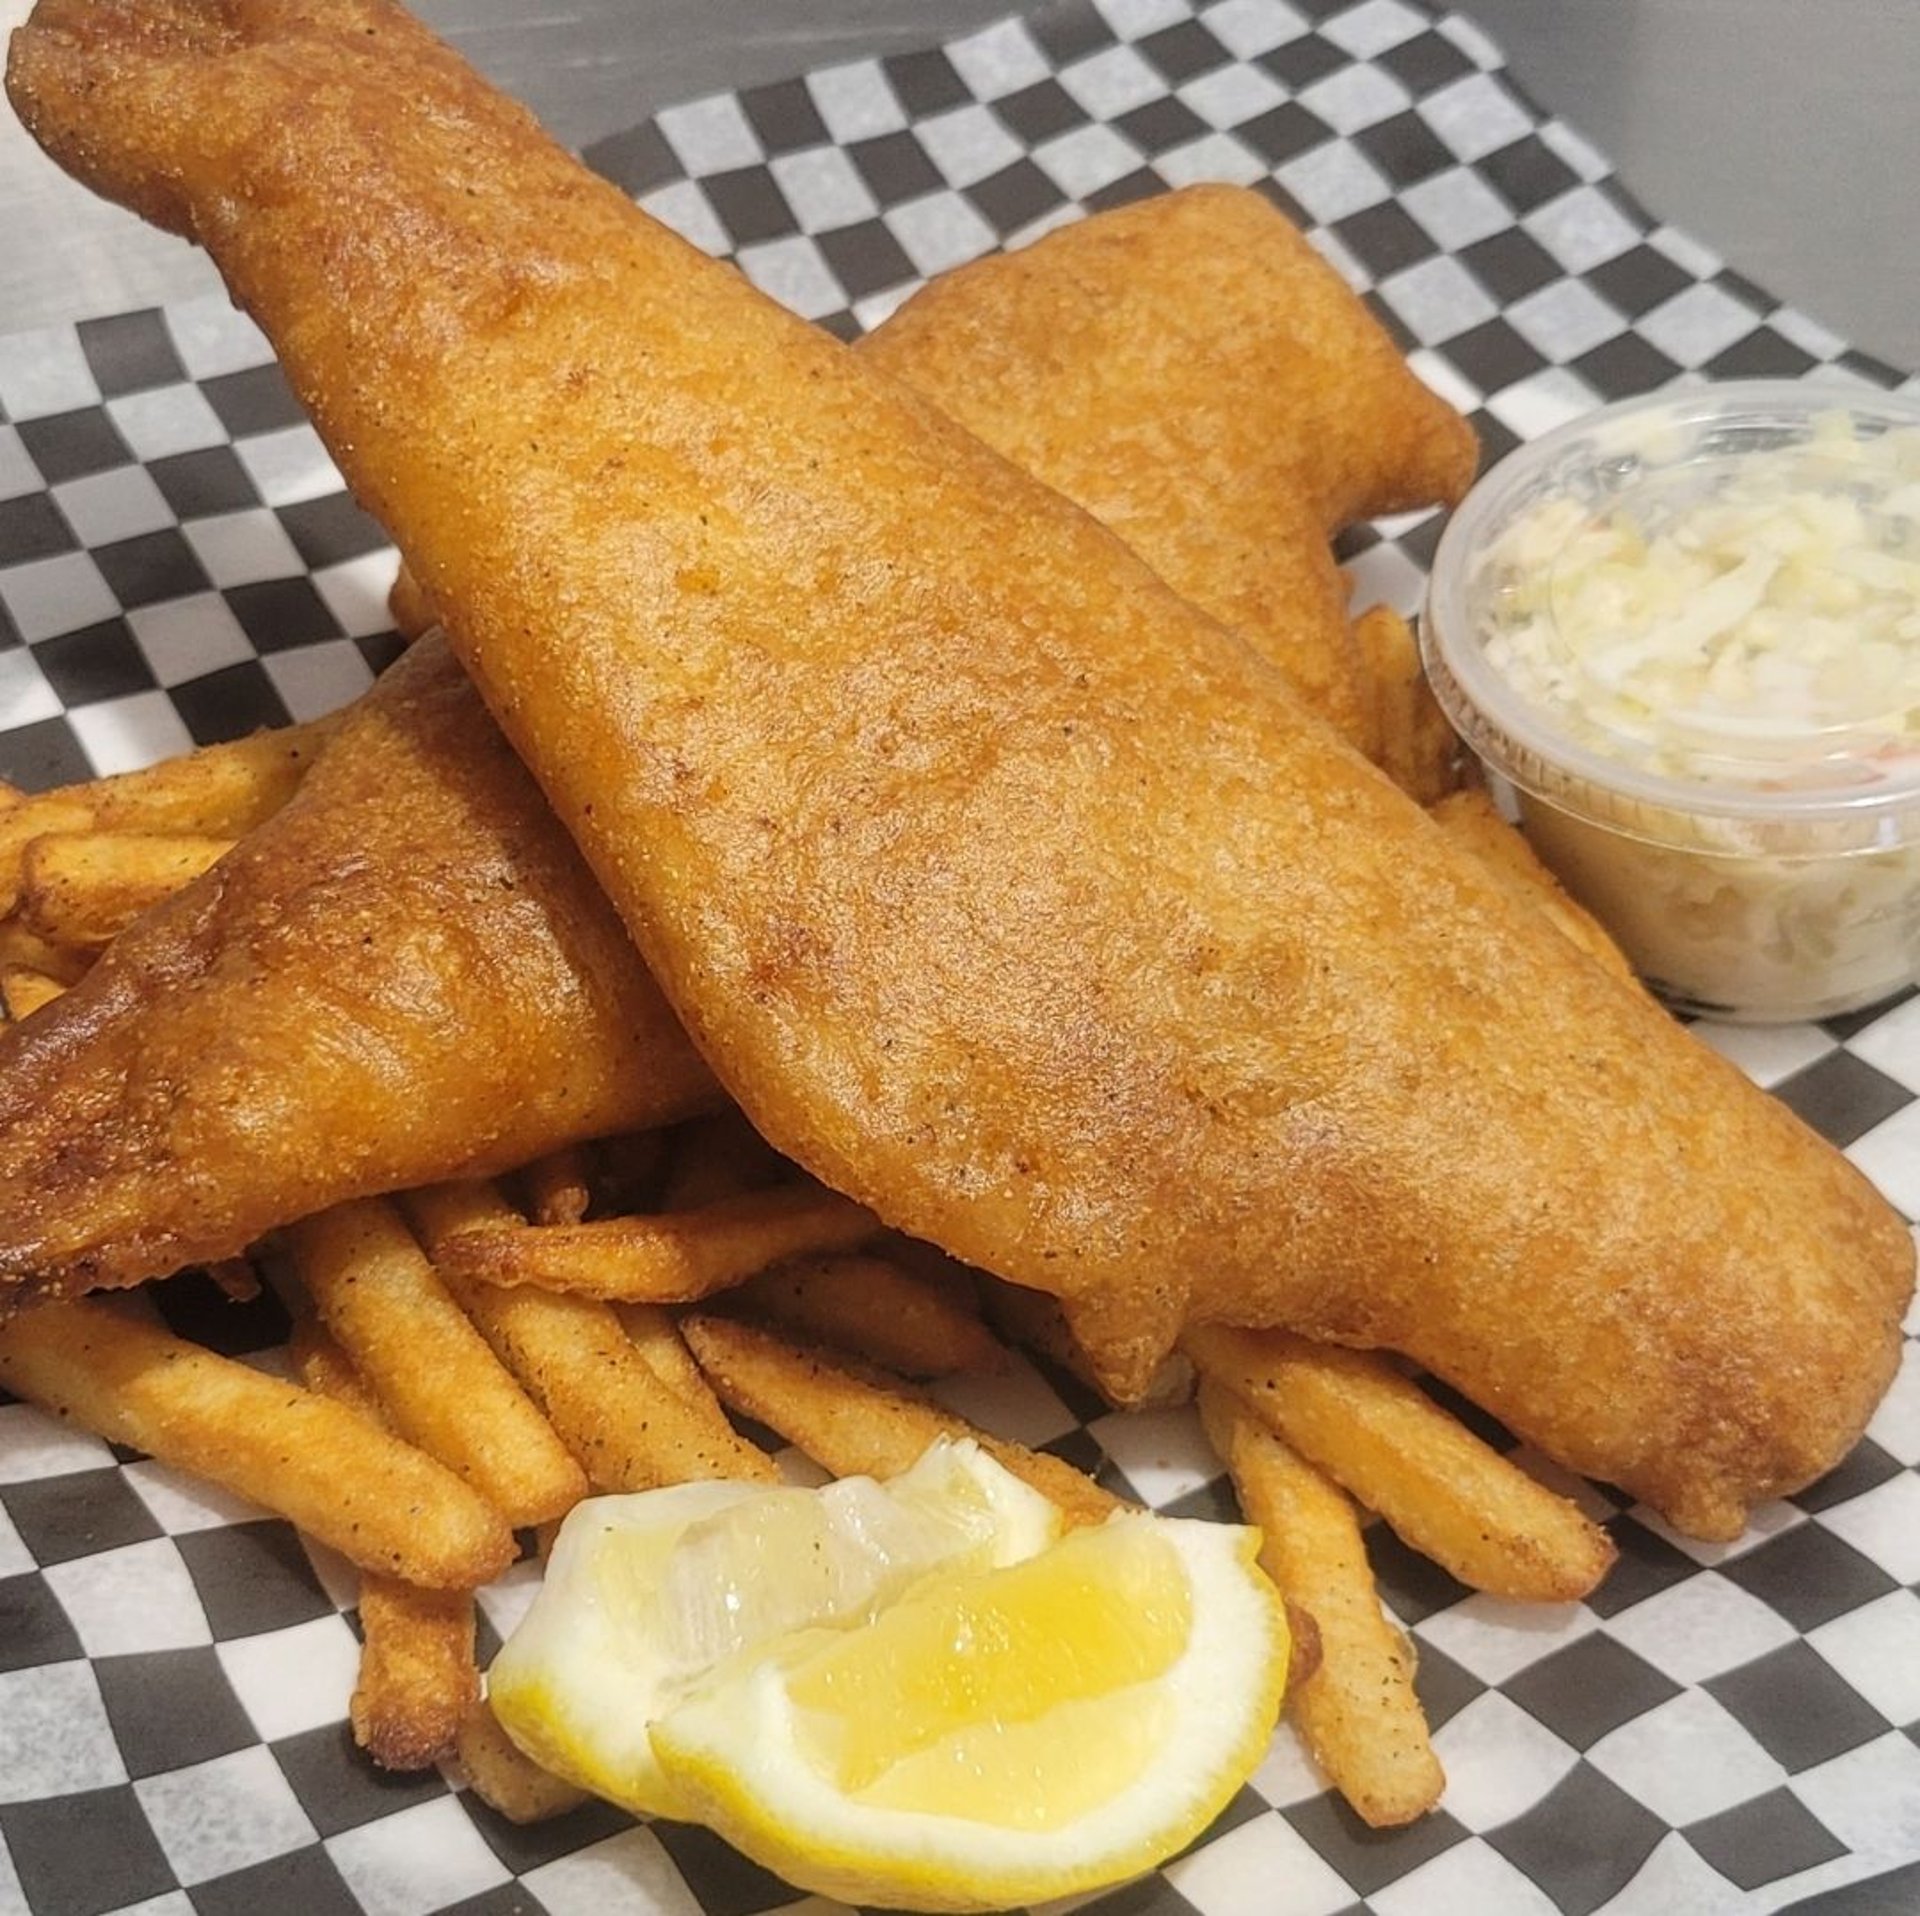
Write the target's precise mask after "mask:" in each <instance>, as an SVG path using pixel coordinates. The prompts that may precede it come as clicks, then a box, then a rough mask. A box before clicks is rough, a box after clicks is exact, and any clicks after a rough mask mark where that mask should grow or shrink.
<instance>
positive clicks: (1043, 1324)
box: [980, 1277, 1193, 1409]
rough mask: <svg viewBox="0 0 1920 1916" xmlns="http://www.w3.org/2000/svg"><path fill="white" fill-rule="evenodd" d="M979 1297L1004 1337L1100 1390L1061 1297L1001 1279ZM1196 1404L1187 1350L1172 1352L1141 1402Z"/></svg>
mask: <svg viewBox="0 0 1920 1916" xmlns="http://www.w3.org/2000/svg"><path fill="white" fill-rule="evenodd" d="M980 1295H981V1299H982V1301H983V1302H984V1303H985V1305H986V1311H987V1321H988V1322H989V1323H990V1324H992V1325H993V1327H994V1328H995V1329H996V1330H997V1331H999V1333H1000V1334H1001V1336H1002V1337H1005V1338H1008V1339H1009V1340H1011V1341H1012V1342H1013V1343H1016V1344H1020V1345H1024V1346H1025V1347H1026V1348H1027V1349H1028V1350H1030V1351H1035V1352H1037V1353H1038V1354H1039V1355H1040V1356H1042V1357H1044V1358H1045V1359H1046V1360H1047V1361H1048V1362H1049V1363H1051V1364H1057V1365H1058V1366H1059V1367H1060V1368H1061V1369H1062V1370H1063V1371H1065V1372H1066V1373H1067V1375H1068V1376H1069V1377H1076V1378H1078V1379H1079V1380H1080V1382H1081V1383H1083V1384H1085V1385H1086V1387H1087V1388H1088V1389H1089V1390H1091V1391H1095V1392H1098V1390H1099V1388H1100V1384H1099V1380H1098V1379H1097V1378H1096V1377H1095V1376H1094V1373H1093V1366H1092V1365H1091V1364H1090V1363H1088V1362H1087V1354H1086V1352H1085V1351H1084V1350H1082V1349H1081V1348H1080V1340H1079V1339H1078V1338H1077V1337H1075V1336H1074V1334H1073V1326H1072V1325H1071V1324H1069V1323H1068V1322H1067V1314H1066V1312H1065V1311H1063V1310H1062V1309H1061V1308H1060V1302H1059V1300H1058V1299H1057V1298H1054V1297H1049V1296H1048V1295H1047V1293H1046V1292H1045V1291H1034V1290H1029V1289H1028V1288H1027V1287H1026V1286H1025V1285H1024V1284H1009V1283H1007V1282H1005V1281H1004V1280H1003V1279H1001V1278H997V1277H988V1278H983V1279H982V1280H981V1285H980ZM1192 1401H1193V1363H1192V1360H1191V1359H1190V1358H1188V1356H1187V1355H1186V1353H1185V1352H1184V1351H1179V1350H1173V1351H1169V1352H1168V1353H1167V1355H1166V1357H1165V1358H1164V1359H1163V1360H1162V1361H1161V1364H1160V1368H1159V1369H1158V1370H1157V1371H1155V1372H1154V1374H1153V1379H1152V1382H1150V1383H1149V1384H1148V1386H1147V1389H1146V1394H1145V1395H1144V1396H1143V1397H1142V1398H1141V1400H1140V1403H1141V1407H1142V1408H1143V1409H1161V1408H1165V1407H1167V1406H1171V1405H1174V1404H1187V1403H1191V1402H1192Z"/></svg>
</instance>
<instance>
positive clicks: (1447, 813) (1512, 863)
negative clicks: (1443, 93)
mask: <svg viewBox="0 0 1920 1916" xmlns="http://www.w3.org/2000/svg"><path fill="white" fill-rule="evenodd" d="M1428 816H1429V817H1430V818H1431V819H1432V820H1433V822H1434V823H1435V824H1436V825H1438V826H1439V827H1440V829H1441V830H1442V831H1443V832H1445V833H1446V834H1447V836H1448V837H1449V838H1451V839H1453V840H1454V841H1455V843H1456V844H1459V845H1461V846H1463V847H1465V849H1466V850H1468V851H1470V852H1471V853H1472V854H1473V855H1474V857H1475V858H1477V859H1478V860H1479V861H1480V863H1481V864H1482V865H1484V866H1485V867H1486V868H1487V870H1488V872H1490V873H1491V874H1492V876H1493V877H1494V878H1495V879H1497V880H1498V881H1499V883H1500V885H1501V886H1502V888H1503V889H1504V890H1506V891H1507V892H1509V893H1511V894H1512V896H1514V897H1515V898H1518V899H1521V900H1522V901H1524V902H1525V903H1527V904H1529V905H1532V906H1534V907H1535V908H1536V909H1537V910H1540V911H1543V912H1545V913H1546V914H1547V916H1548V917H1549V918H1550V919H1552V920H1553V922H1554V924H1556V925H1557V926H1558V927H1559V928H1560V930H1561V931H1562V932H1563V933H1564V934H1565V935H1566V936H1567V937H1568V938H1570V939H1572V941H1573V942H1574V943H1575V944H1576V945H1578V946H1579V947H1580V949H1581V950H1582V951H1584V952H1585V953H1586V954H1587V956H1588V957H1589V958H1592V959H1595V960H1597V961H1598V962H1599V963H1600V964H1602V965H1604V966H1605V967H1606V968H1607V970H1609V971H1610V972H1612V973H1613V975H1614V976H1615V977H1616V978H1621V979H1624V980H1625V981H1626V982H1627V983H1628V984H1630V985H1637V984H1638V983H1639V980H1638V978H1637V977H1636V976H1635V974H1634V969H1633V966H1632V965H1630V964H1629V963H1628V962H1627V955H1626V953H1625V952H1623V951H1622V950H1621V949H1620V947H1619V946H1618V945H1616V944H1615V943H1614V942H1613V940H1612V939H1611V938H1610V937H1608V935H1607V933H1606V930H1605V928H1604V927H1603V926H1602V925H1601V923H1600V921H1599V920H1598V919H1597V918H1595V917H1594V916H1593V915H1592V914H1591V913H1590V912H1588V911H1586V910H1584V909H1583V908H1582V907H1581V906H1579V905H1577V904H1575V903H1574V901H1573V900H1572V899H1571V898H1569V897H1568V896H1567V894H1566V892H1565V891H1563V890H1562V889H1561V886H1560V881H1559V880H1558V879H1557V878H1555V877H1554V875H1553V874H1552V872H1550V871H1548V870H1547V868H1546V866H1544V865H1543V864H1541V862H1540V860H1539V857H1538V856H1537V854H1536V853H1535V852H1534V849H1533V847H1532V846H1531V845H1530V844H1528V843H1527V840H1526V836H1525V834H1524V833H1522V832H1521V830H1520V829H1519V827H1518V826H1516V825H1513V824H1510V823H1509V822H1508V821H1507V820H1506V818H1504V817H1503V816H1502V815H1501V812H1500V808H1499V807H1498V806H1497V805H1496V804H1494V802H1493V798H1492V796H1491V795H1490V794H1489V793H1488V792H1486V791H1485V790H1484V789H1482V788H1481V787H1479V786H1469V787H1467V788H1466V789H1465V790H1464V791H1458V792H1449V793H1448V794H1447V796H1446V797H1445V798H1443V799H1441V800H1440V801H1439V802H1438V803H1437V804H1435V805H1433V806H1431V807H1429V809H1428Z"/></svg>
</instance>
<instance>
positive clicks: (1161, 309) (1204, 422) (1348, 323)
mask: <svg viewBox="0 0 1920 1916" xmlns="http://www.w3.org/2000/svg"><path fill="white" fill-rule="evenodd" d="M870 356H871V358H872V360H873V361H875V362H876V363H878V364H879V365H880V366H881V367H882V368H883V369H885V370H886V371H888V372H890V373H893V374H895V375H896V376H898V377H901V378H904V379H906V380H908V381H909V383H910V384H912V385H913V386H914V387H915V388H916V389H917V390H919V391H921V392H923V393H925V394H927V396H928V397H929V398H931V399H932V400H934V401H935V403H936V404H938V405H939V407H940V408H941V410H942V411H943V412H946V413H949V414H951V415H952V417H954V418H955V419H957V420H959V421H960V423H961V424H962V425H963V426H965V427H966V428H967V429H968V430H969V431H970V432H972V433H975V434H976V435H978V437H980V438H981V439H984V440H985V441H986V442H987V444H988V445H990V446H992V447H993V448H994V450H995V451H996V452H1001V453H1004V454H1005V455H1006V456H1007V457H1008V458H1009V459H1011V460H1012V461H1013V462H1014V464H1015V465H1017V466H1021V467H1024V468H1025V469H1026V470H1027V471H1028V472H1031V473H1033V474H1035V475H1037V476H1038V477H1039V478H1041V479H1044V480H1045V481H1046V482H1047V484H1048V485H1050V486H1052V487H1053V488H1054V489H1055V490H1056V491H1059V492H1063V493H1065V494H1066V495H1067V497H1068V498H1069V499H1072V500H1074V501H1075V502H1076V503H1077V504H1079V505H1082V506H1085V507H1086V508H1087V510H1088V511H1090V512H1091V513H1092V514H1093V515H1094V516H1095V517H1096V518H1097V519H1099V520H1100V521H1101V522H1102V523H1103V524H1105V525H1107V526H1110V527H1111V528H1112V529H1113V530H1114V531H1115V532H1117V533H1118V534H1119V535H1120V537H1121V538H1122V539H1124V540H1125V541H1126V542H1127V544H1128V545H1130V546H1131V547H1132V548H1133V549H1134V551H1136V552H1137V553H1139V554H1140V556H1141V557H1142V558H1143V559H1145V560H1146V562H1147V563H1148V564H1149V565H1150V566H1152V567H1153V569H1154V570H1155V571H1156V572H1157V573H1159V575H1160V576H1161V578H1163V579H1165V580H1166V582H1167V583H1168V584H1169V585H1170V586H1172V587H1173V589H1174V590H1175V591H1176V592H1178V593H1179V594H1180V595H1181V596H1182V597H1183V598H1185V599H1187V600H1188V601H1189V602H1190V603H1192V604H1194V605H1197V606H1199V607H1200V608H1201V610H1202V611H1204V612H1209V613H1211V614H1212V615H1213V616H1214V617H1215V618H1217V619H1219V620H1220V621H1221V623H1222V624H1224V625H1227V626H1229V627H1231V628H1232V630H1233V631H1235V632H1236V633H1238V634H1239V635H1240V636H1241V637H1242V638H1244V639H1245V640H1246V641H1247V642H1248V643H1249V644H1250V645H1252V646H1253V647H1254V649H1255V650H1256V651H1258V652H1259V653H1261V654H1262V655H1263V656H1264V657H1266V658H1268V659H1271V660H1272V661H1273V662H1274V664H1276V665H1278V666H1279V667H1280V668H1281V669H1282V670H1283V671H1284V672H1285V673H1286V674H1287V677H1288V679H1289V681H1290V682H1291V683H1292V685H1293V686H1294V688H1295V690H1297V691H1298V692H1299V693H1300V695H1301V696H1302V698H1304V699H1305V701H1306V702H1307V703H1308V704H1309V705H1311V706H1312V707H1313V709H1314V710H1315V711H1316V712H1318V713H1319V714H1320V716H1321V717H1322V718H1324V719H1326V720H1327V721H1328V722H1329V723H1330V724H1332V725H1333V726H1334V727H1335V729H1336V730H1338V731H1339V732H1340V733H1341V734H1342V735H1343V736H1344V737H1346V738H1347V739H1348V740H1349V741H1350V742H1351V743H1353V744H1355V745H1357V746H1358V747H1359V748H1360V749H1361V750H1362V751H1364V752H1365V753H1366V754H1367V755H1368V756H1369V757H1373V756H1375V735H1374V724H1373V715H1372V713H1371V712H1370V711H1369V710H1368V699H1367V694H1366V683H1365V675H1364V670H1363V662H1362V660H1361V657H1360V655H1359V652H1358V650H1357V648H1356V645H1355V642H1354V638H1353V636H1352V634H1351V633H1350V631H1349V629H1348V625H1347V616H1346V605H1347V587H1346V581H1345V579H1344V578H1343V577H1342V576H1341V573H1340V569H1339V567H1338V566H1337V565H1336V564H1335V563H1334V558H1333V553H1332V550H1331V548H1330V546H1329V544H1328V541H1329V539H1330V537H1331V536H1332V535H1333V534H1334V533H1335V532H1338V531H1339V530H1340V529H1341V527H1343V526H1345V525H1348V524H1350V523H1351V522H1352V521H1353V520H1355V519H1366V518H1371V517H1372V516H1373V515H1375V514H1376V513H1382V512H1398V511H1402V510H1405V509H1407V508H1411V507H1414V506H1426V505H1434V504H1439V503H1445V504H1449V505H1451V504H1453V503H1455V502H1456V501H1457V500H1458V499H1459V498H1460V496H1461V495H1462V494H1463V493H1464V492H1465V491H1466V489H1467V486H1468V484H1469V483H1470V482H1471V480H1472V478H1473V471H1474V462H1475V456H1476V448H1475V445H1474V438H1473V433H1472V430H1471V428H1469V427H1468V425H1467V423H1466V421H1465V420H1463V419H1462V418H1461V417H1460V416H1459V415H1458V414H1457V413H1456V412H1455V411H1454V410H1453V408H1452V407H1451V406H1449V405H1448V404H1447V403H1446V402H1445V401H1444V400H1442V399H1440V398H1438V397H1437V396H1436V395H1435V394H1433V393H1431V392H1429V391H1428V389H1427V388H1426V387H1425V386H1424V385H1422V384H1421V383H1420V381H1419V380H1418V379H1417V378H1416V377H1415V376H1414V374H1413V373H1412V371H1411V370H1410V369H1409V368H1408V366H1407V363H1406V361H1405V360H1403V359H1402V358H1401V357H1400V354H1399V352H1398V351H1397V350H1396V349H1395V347H1394V344H1393V342H1392V340H1391V339H1389V338H1388V336H1387V334H1386V333H1385V332H1384V331H1383V330H1382V329H1381V328H1380V326H1378V325H1377V324H1376V323H1375V322H1374V321H1373V320H1372V319H1371V318H1370V317H1369V315H1368V314H1367V311H1366V308H1365V307H1364V306H1363V305H1362V304H1361V303H1360V300H1359V298H1358V296H1357V295H1356V294H1354V293H1353V292H1352V291H1350V290H1349V289H1348V287H1347V285H1346V282H1345V281H1344V280H1342V279H1341V277H1340V276H1339V274H1338V273H1336V272H1335V271H1334V270H1333V268H1332V267H1331V266H1329V265H1328V264H1327V263H1326V262H1325V261H1324V260H1322V259H1321V257H1320V256H1319V254H1317V253H1316V252H1315V251H1314V250H1313V248H1312V247H1311V246H1309V245H1308V244H1307V241H1306V239H1305V238H1304V237H1303V236H1302V235H1301V234H1300V233H1298V232H1296V231H1295V230H1294V228H1293V227H1292V226H1291V225H1290V224H1289V223H1288V222H1287V221H1286V220H1285V219H1284V218H1282V217H1281V215H1280V214H1279V213H1277V212H1276V211H1275V210H1274V209H1273V207H1271V206H1270V205H1268V204H1267V202H1266V201H1265V200H1263V199H1262V198H1261V197H1260V196H1259V195H1258V194H1257V193H1253V192H1249V191H1247V190H1245V189H1243V188H1239V187H1231V186H1196V187H1189V188H1188V189H1187V190H1186V191H1185V192H1182V193H1176V194H1173V195H1172V196H1171V197H1170V198H1166V199H1160V200H1146V201H1142V202H1140V203H1139V204H1138V205H1134V206H1129V207H1122V208H1120V209H1118V210H1117V211H1114V212H1111V213H1106V214H1103V215H1101V216H1100V217H1099V218H1097V219H1091V220H1087V221H1084V222H1082V223H1081V224H1079V225H1077V226H1069V227H1064V228H1062V229H1060V230H1059V231H1057V232H1054V233H1052V234H1049V235H1048V237H1047V238H1046V239H1044V240H1042V241H1041V242H1040V243H1039V244H1038V245H1037V246H1033V247H1028V248H1026V249H1024V250H1022V251H1020V252H1015V253H998V254H995V255H993V256H992V257H990V258H987V259H983V260H978V261H975V262H974V263H973V264H972V265H969V266H962V267H960V268H958V269H957V270H956V271H954V272H952V273H949V274H946V275H944V276H943V277H942V278H940V279H938V280H936V281H934V282H933V284H932V285H930V286H927V287H925V288H924V289H923V290H922V291H920V292H919V293H917V294H915V296H914V297H913V298H912V299H910V300H909V301H908V302H907V303H906V305H905V306H903V307H902V308H901V309H900V311H899V312H897V313H896V314H895V315H894V316H893V318H892V319H891V320H889V321H888V323H887V324H886V326H884V327H883V328H882V329H881V331H880V332H879V333H878V334H876V335H875V336H874V338H873V340H872V342H871V347H870ZM1143 393H1150V394H1154V395H1156V396H1157V397H1156V403H1154V404H1151V405H1142V404H1141V403H1140V395H1141V394H1143ZM1228 394H1230V395H1231V396H1232V398H1231V403H1223V395H1228ZM1170 474H1178V475H1180V478H1179V481H1178V483H1174V484H1169V482H1168V481H1169V475H1170ZM1196 500H1204V502H1205V504H1204V508H1203V509H1199V510H1196V509H1195V502H1196Z"/></svg>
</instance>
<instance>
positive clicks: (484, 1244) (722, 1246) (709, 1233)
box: [438, 1184, 881, 1304]
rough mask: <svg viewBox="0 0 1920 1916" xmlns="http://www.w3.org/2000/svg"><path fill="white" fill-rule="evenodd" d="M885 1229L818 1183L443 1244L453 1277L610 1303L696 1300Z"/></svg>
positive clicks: (465, 1235) (476, 1234) (442, 1255)
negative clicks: (676, 1208)
mask: <svg viewBox="0 0 1920 1916" xmlns="http://www.w3.org/2000/svg"><path fill="white" fill-rule="evenodd" d="M880 1229H881V1224H880V1221H879V1219H878V1218H876V1217H875V1216H874V1215H873V1213H872V1212H871V1211H869V1210H867V1209H866V1208H865V1207H864V1206H862V1205H858V1204H855V1203H854V1202H853V1200H852V1199H851V1198H843V1197H841V1196H839V1195H838V1194H837V1193H835V1192H832V1191H828V1190H824V1189H822V1188H821V1187H820V1186H819V1185H817V1184H799V1185H786V1186H782V1187H781V1188H779V1189H777V1190H771V1191H748V1192H744V1193H743V1194H741V1195H740V1196H738V1197H730V1198H721V1199H720V1200H719V1201H718V1202H716V1203H713V1204H706V1205H702V1206H701V1208H700V1209H699V1210H697V1211H675V1212H671V1213H664V1214H661V1215H658V1216H653V1217H608V1218H599V1219H596V1220H595V1221H594V1222H593V1223H591V1224H548V1225H538V1224H530V1225H525V1226H523V1228H521V1229H519V1230H510V1229H509V1230H486V1231H471V1232H462V1233H459V1234H456V1235H454V1236H451V1237H448V1238H446V1239H445V1240H444V1241H443V1242H442V1243H441V1246H440V1251H439V1260H438V1261H439V1263H440V1267H441V1269H442V1270H443V1271H444V1272H445V1273H446V1274H447V1275H448V1276H449V1277H450V1278H451V1277H458V1278H460V1279H462V1280H472V1279H478V1280H480V1281H481V1282H483V1283H487V1284H528V1285H537V1286H538V1287H539V1288H540V1289H542V1290H551V1291H566V1292H569V1293H571V1294H572V1295H574V1296H576V1297H597V1298H600V1299H602V1300H605V1301H607V1302H613V1301H616V1300H617V1301H620V1302H623V1303H638V1304H688V1303H693V1302H695V1301H696V1300H698V1299H700V1298H703V1297H709V1296H711V1295H712V1294H713V1293H714V1292H715V1291H724V1290H729V1289H731V1288H732V1287H733V1286H734V1285H736V1284H742V1283H745V1281H746V1280H747V1279H748V1278H750V1277H752V1276H753V1275H754V1273H755V1272H756V1271H764V1270H765V1269H766V1268H767V1267H768V1265H770V1264H778V1263H780V1262H781V1261H782V1260H783V1259H785V1258H789V1257H799V1256H803V1255H805V1254H806V1253H808V1252H812V1251H841V1250H850V1249H852V1248H853V1246H854V1245H856V1244H860V1243H863V1242H864V1241H865V1240H866V1239H868V1238H870V1237H873V1236H874V1235H875V1234H876V1233H878V1232H879V1230H880Z"/></svg>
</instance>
